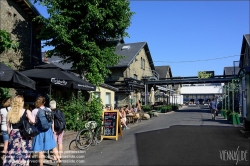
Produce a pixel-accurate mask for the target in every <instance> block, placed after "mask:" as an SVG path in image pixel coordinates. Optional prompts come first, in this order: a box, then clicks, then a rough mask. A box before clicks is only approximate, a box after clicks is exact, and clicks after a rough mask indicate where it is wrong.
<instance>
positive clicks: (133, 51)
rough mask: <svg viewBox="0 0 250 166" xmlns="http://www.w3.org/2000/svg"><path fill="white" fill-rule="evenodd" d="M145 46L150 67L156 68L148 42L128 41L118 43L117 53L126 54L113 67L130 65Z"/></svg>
mask: <svg viewBox="0 0 250 166" xmlns="http://www.w3.org/2000/svg"><path fill="white" fill-rule="evenodd" d="M143 48H144V49H145V51H146V55H147V58H148V60H149V63H150V67H151V69H153V70H154V64H153V60H152V57H151V54H150V51H149V48H148V44H147V42H138V43H127V44H119V45H117V46H116V51H115V53H116V54H117V55H121V56H124V58H122V59H121V60H120V61H119V63H118V64H117V65H114V66H112V67H128V66H129V65H130V64H131V63H132V62H133V60H134V59H135V58H136V56H137V55H138V54H139V52H140V51H141V50H142V49H143Z"/></svg>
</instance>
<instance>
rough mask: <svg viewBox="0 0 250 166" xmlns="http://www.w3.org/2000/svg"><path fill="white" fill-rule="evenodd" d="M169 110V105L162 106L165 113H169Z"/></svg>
mask: <svg viewBox="0 0 250 166" xmlns="http://www.w3.org/2000/svg"><path fill="white" fill-rule="evenodd" d="M168 109H169V106H167V105H164V106H161V110H163V111H167V110H168Z"/></svg>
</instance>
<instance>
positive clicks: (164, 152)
mask: <svg viewBox="0 0 250 166" xmlns="http://www.w3.org/2000/svg"><path fill="white" fill-rule="evenodd" d="M135 136H136V145H137V155H138V160H139V165H171V166H172V165H236V163H237V165H250V163H249V139H247V137H245V136H244V135H243V134H242V133H241V132H240V129H239V128H236V127H219V126H171V127H170V128H167V129H161V130H155V131H149V132H144V133H137V134H135ZM237 149H238V151H237ZM224 152H234V153H236V152H242V153H244V154H245V156H243V158H242V156H238V153H237V156H238V157H241V158H240V159H241V161H239V160H238V161H237V158H235V160H234V159H232V158H231V157H230V156H228V155H227V154H225V153H224ZM245 152H247V153H245ZM240 154H241V153H240ZM237 156H236V157H237ZM234 157H235V156H234Z"/></svg>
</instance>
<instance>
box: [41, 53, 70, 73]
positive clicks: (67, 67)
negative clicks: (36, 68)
mask: <svg viewBox="0 0 250 166" xmlns="http://www.w3.org/2000/svg"><path fill="white" fill-rule="evenodd" d="M45 54H46V53H45V52H42V57H45ZM62 60H63V59H62V58H60V57H59V56H52V57H50V58H47V60H46V61H45V60H44V58H43V62H45V63H51V64H54V65H55V66H57V67H59V68H61V69H64V70H73V69H72V62H71V63H64V64H63V63H62Z"/></svg>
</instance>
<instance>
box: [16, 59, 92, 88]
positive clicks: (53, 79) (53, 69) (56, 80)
mask: <svg viewBox="0 0 250 166" xmlns="http://www.w3.org/2000/svg"><path fill="white" fill-rule="evenodd" d="M21 73H22V74H24V75H26V76H27V77H29V78H31V79H33V80H35V81H36V82H37V83H38V85H49V86H50V91H51V85H52V86H56V87H63V88H73V89H78V90H86V91H95V89H96V86H94V85H93V84H91V83H89V82H87V81H85V80H83V79H81V78H79V77H77V76H75V75H74V74H72V73H71V72H68V71H65V70H63V69H61V68H59V67H58V66H56V65H54V64H45V65H40V66H36V67H35V68H34V69H31V70H26V71H22V72H21Z"/></svg>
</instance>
